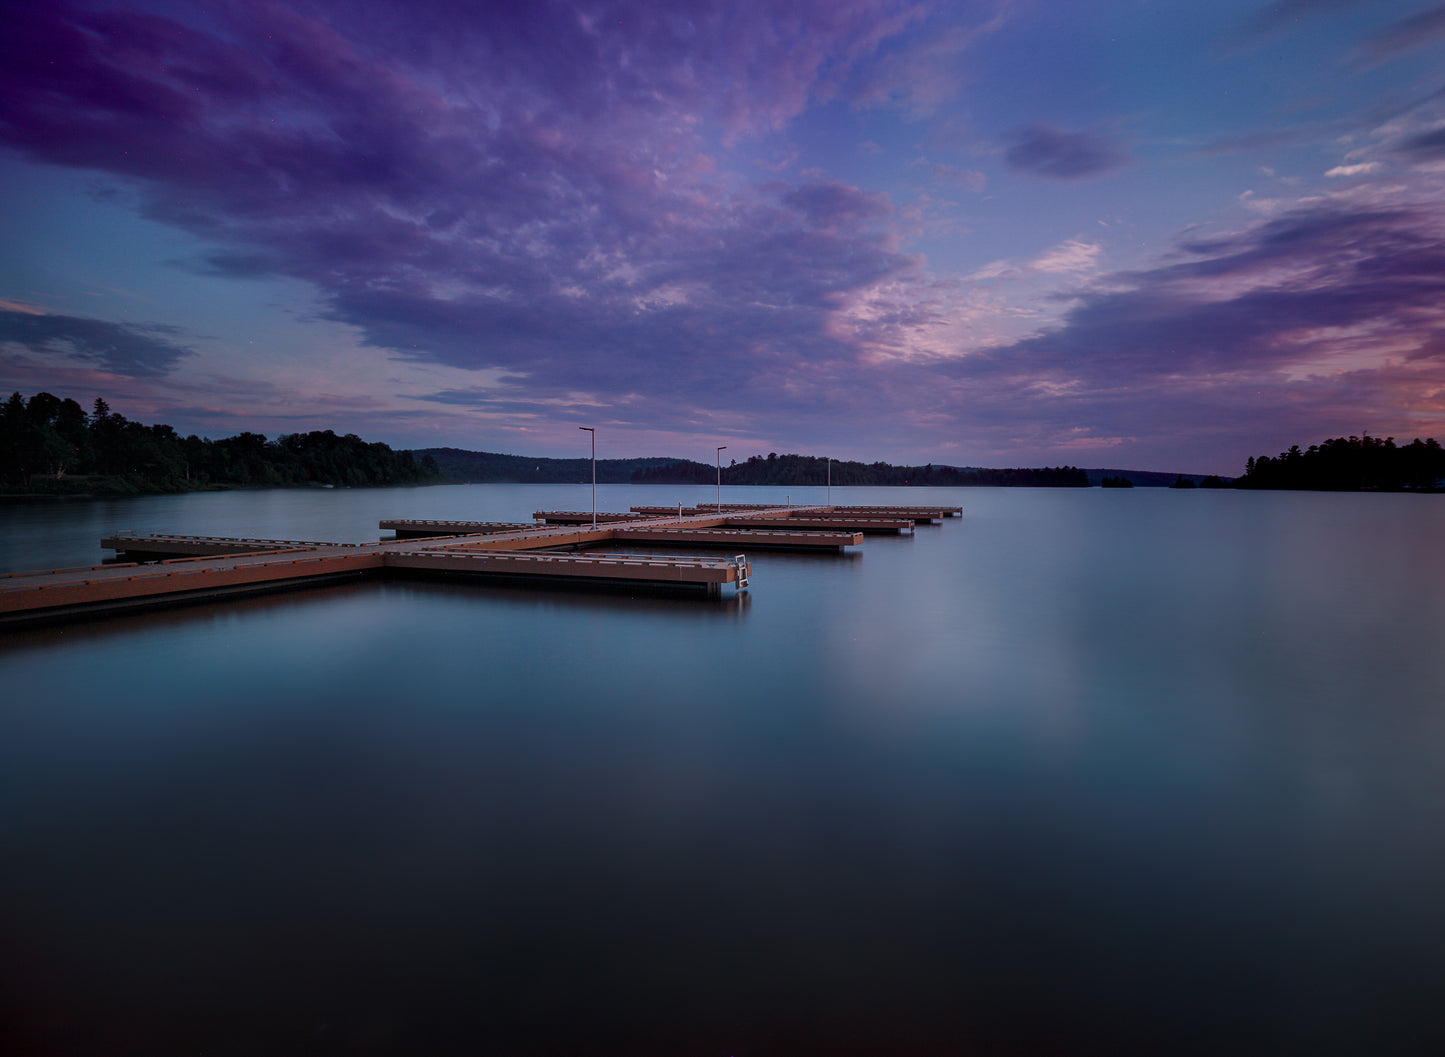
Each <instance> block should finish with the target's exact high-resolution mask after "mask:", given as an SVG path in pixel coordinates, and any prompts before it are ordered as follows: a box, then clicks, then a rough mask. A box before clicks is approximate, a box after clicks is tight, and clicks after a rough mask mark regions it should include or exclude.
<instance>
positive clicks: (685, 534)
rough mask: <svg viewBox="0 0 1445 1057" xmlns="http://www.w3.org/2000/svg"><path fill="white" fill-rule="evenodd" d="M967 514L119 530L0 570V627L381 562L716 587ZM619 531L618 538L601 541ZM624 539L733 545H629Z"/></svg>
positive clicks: (411, 570)
mask: <svg viewBox="0 0 1445 1057" xmlns="http://www.w3.org/2000/svg"><path fill="white" fill-rule="evenodd" d="M959 513H961V511H959V510H957V509H955V510H953V511H947V512H940V511H935V510H931V509H929V510H922V509H920V508H912V507H909V508H891V507H890V508H853V507H767V506H746V507H739V506H731V507H727V508H724V511H723V512H722V513H719V512H718V511H717V510H715V509H711V510H710V509H708V508H705V507H704V508H693V510H691V511H684V513H683V515H682V516H681V517H679V516H678V515H677V511H676V508H672V509H670V510H666V509H662V508H649V509H644V510H634V511H630V512H628V513H625V514H619V513H607V514H603V513H599V514H598V515H597V518H596V525H595V526H594V525H593V515H592V513H591V512H590V511H588V512H587V513H586V515H585V520H584V515H582V514H580V513H577V512H571V511H540V512H538V513H537V515H536V521H535V522H534V523H530V524H528V523H512V522H485V521H442V520H415V521H412V520H405V519H387V520H385V521H382V522H381V523H380V527H381V528H382V529H386V530H390V531H392V532H394V533H396V536H395V538H392V539H384V540H381V541H379V542H377V543H360V544H354V543H353V544H347V543H317V542H312V541H302V540H265V539H253V538H248V537H222V536H183V535H174V534H154V535H142V534H138V533H133V532H132V533H119V534H116V535H113V536H108V537H106V538H105V539H103V540H102V541H101V544H102V546H104V547H107V548H110V549H111V550H114V551H116V552H117V553H118V554H121V555H124V556H125V557H127V558H130V559H140V561H137V560H130V561H126V562H121V563H114V564H107V565H94V566H85V567H82V568H76V569H52V570H45V571H40V572H31V573H12V574H9V575H0V627H5V626H14V625H20V624H27V623H37V622H45V621H63V620H70V619H74V618H78V617H85V616H93V615H98V614H104V613H110V612H115V611H120V610H126V609H132V608H137V607H148V606H155V605H177V604H184V603H190V602H197V601H205V600H211V599H216V598H221V597H225V596H227V595H231V594H237V593H245V592H254V591H272V590H282V589H286V588H292V587H303V586H308V585H311V584H320V583H330V582H334V581H337V580H341V579H351V578H359V577H368V576H381V575H445V576H454V577H467V578H501V579H506V580H517V581H524V582H525V581H531V582H538V583H542V582H549V583H574V584H588V585H596V584H611V585H613V586H617V587H625V588H628V589H633V588H637V587H659V588H667V589H686V590H694V591H699V592H701V593H704V594H706V595H707V596H709V597H714V598H716V597H721V594H722V591H723V589H724V588H725V587H729V586H731V588H732V589H733V590H734V591H740V590H745V589H747V588H748V586H749V582H750V579H751V577H752V565H751V563H750V562H749V561H748V559H747V557H746V555H745V553H743V550H744V548H748V549H758V548H764V549H796V550H804V551H809V550H811V551H816V550H833V551H840V552H841V551H843V550H845V549H846V548H848V547H855V546H858V545H859V544H861V543H862V541H863V533H864V532H866V531H903V530H904V529H903V526H905V525H908V526H911V524H912V523H914V522H916V521H917V520H919V519H922V518H927V519H929V520H933V519H934V515H937V516H938V517H939V518H941V517H946V516H957V515H958V514H959ZM608 544H612V545H614V549H609V550H605V551H598V550H595V549H593V548H597V547H602V546H606V545H608ZM616 544H636V545H639V546H642V547H645V548H648V549H649V550H652V549H656V548H670V547H707V548H721V549H725V550H726V551H727V552H728V553H727V554H726V555H660V554H655V553H645V554H641V553H621V552H618V551H617V550H615V545H616Z"/></svg>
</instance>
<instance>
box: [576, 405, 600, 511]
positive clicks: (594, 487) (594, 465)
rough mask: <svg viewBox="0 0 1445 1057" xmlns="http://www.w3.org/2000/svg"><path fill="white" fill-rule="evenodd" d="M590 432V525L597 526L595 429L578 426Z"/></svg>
mask: <svg viewBox="0 0 1445 1057" xmlns="http://www.w3.org/2000/svg"><path fill="white" fill-rule="evenodd" d="M577 428H578V429H585V430H586V431H587V432H588V433H590V434H592V527H593V528H596V527H597V431H596V430H595V429H593V428H592V427H591V426H578V427H577Z"/></svg>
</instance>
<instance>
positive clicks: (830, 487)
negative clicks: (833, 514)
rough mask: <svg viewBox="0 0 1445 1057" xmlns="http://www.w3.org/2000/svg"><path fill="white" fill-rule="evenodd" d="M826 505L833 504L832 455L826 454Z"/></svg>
mask: <svg viewBox="0 0 1445 1057" xmlns="http://www.w3.org/2000/svg"><path fill="white" fill-rule="evenodd" d="M828 505H829V506H832V505H833V456H831V455H829V456H828Z"/></svg>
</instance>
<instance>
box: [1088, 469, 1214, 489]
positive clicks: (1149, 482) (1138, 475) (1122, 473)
mask: <svg viewBox="0 0 1445 1057" xmlns="http://www.w3.org/2000/svg"><path fill="white" fill-rule="evenodd" d="M1084 472H1085V473H1086V474H1088V475H1089V484H1091V485H1094V486H1098V485H1100V484H1102V483H1103V480H1104V478H1105V477H1122V478H1124V480H1126V481H1128V482H1129V483H1130V484H1132V485H1133V486H1134V487H1135V488H1168V487H1169V486H1170V485H1172V484H1173V483H1174V482H1175V481H1177V480H1179V478H1181V477H1182V478H1184V480H1186V481H1188V482H1189V483H1190V484H1192V485H1195V486H1196V487H1197V486H1199V485H1202V484H1203V483H1204V482H1205V481H1206V480H1207V479H1208V478H1209V476H1210V475H1209V474H1203V473H1160V472H1158V471H1156V470H1085V471H1084ZM1222 480H1223V481H1224V483H1225V484H1226V485H1229V484H1232V483H1233V481H1234V478H1232V477H1225V478H1222Z"/></svg>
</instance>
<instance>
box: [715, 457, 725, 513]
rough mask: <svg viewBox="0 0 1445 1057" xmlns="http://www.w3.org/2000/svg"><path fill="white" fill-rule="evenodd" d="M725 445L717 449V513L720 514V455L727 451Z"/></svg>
mask: <svg viewBox="0 0 1445 1057" xmlns="http://www.w3.org/2000/svg"><path fill="white" fill-rule="evenodd" d="M727 447H728V446H727V445H726V444H719V445H718V448H717V512H718V513H719V514H721V513H722V453H723V452H725V451H727Z"/></svg>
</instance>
